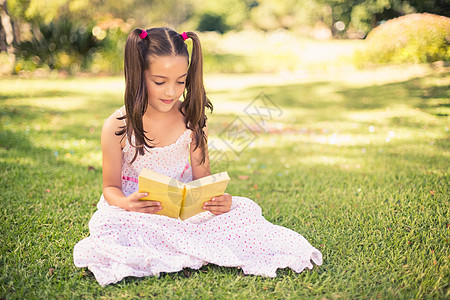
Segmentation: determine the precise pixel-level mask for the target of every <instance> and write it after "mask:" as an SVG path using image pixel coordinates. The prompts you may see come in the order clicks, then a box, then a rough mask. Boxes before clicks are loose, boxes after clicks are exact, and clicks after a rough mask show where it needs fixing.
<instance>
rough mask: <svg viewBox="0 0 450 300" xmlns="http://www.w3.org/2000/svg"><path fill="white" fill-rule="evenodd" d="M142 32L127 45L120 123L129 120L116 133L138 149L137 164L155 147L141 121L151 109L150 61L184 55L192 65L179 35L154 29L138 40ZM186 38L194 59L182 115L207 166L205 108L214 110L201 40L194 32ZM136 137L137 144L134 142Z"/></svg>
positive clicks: (188, 78)
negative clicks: (147, 72)
mask: <svg viewBox="0 0 450 300" xmlns="http://www.w3.org/2000/svg"><path fill="white" fill-rule="evenodd" d="M142 32H143V30H141V29H134V30H133V31H131V32H130V34H129V35H128V38H127V42H126V44H125V62H124V71H125V109H126V113H125V115H124V116H123V117H119V118H118V119H119V120H123V119H126V125H124V126H122V127H121V130H119V131H117V132H116V135H124V134H125V135H126V137H127V138H128V142H129V144H130V145H131V146H132V147H134V148H135V149H136V153H135V155H134V158H133V160H132V162H134V161H135V160H136V158H137V155H138V154H139V155H144V151H145V147H148V148H152V147H153V146H152V145H151V142H152V140H151V139H149V138H148V137H146V136H145V133H146V131H145V130H144V125H143V123H142V117H143V115H144V113H145V111H146V110H147V105H148V94H147V88H146V86H145V77H144V71H145V70H147V69H148V68H149V66H150V57H158V56H170V55H181V56H185V57H186V59H187V60H188V64H189V53H188V48H187V45H186V43H185V42H184V40H183V38H182V37H181V35H180V34H179V33H177V32H176V31H174V30H172V29H170V28H166V27H162V28H151V29H147V30H146V32H147V36H146V37H145V38H143V39H142V38H140V36H139V35H140V34H141V33H142ZM186 34H187V36H188V37H189V38H190V39H192V55H191V62H190V64H189V68H188V71H187V76H186V88H185V90H184V93H183V98H184V101H183V102H182V104H181V105H180V112H181V113H182V114H183V116H184V117H185V123H186V128H189V129H191V130H192V131H193V132H194V137H193V138H194V140H195V144H196V147H195V149H197V148H200V149H201V150H202V159H201V163H204V162H205V158H206V147H207V139H206V134H205V132H204V130H203V128H204V127H205V126H206V119H207V117H206V114H205V108H209V109H210V111H211V112H212V110H213V106H212V103H211V102H210V101H209V99H208V98H207V97H206V92H205V87H204V86H203V57H202V48H201V44H200V40H199V38H198V36H197V35H196V34H195V33H194V32H186ZM133 135H134V137H135V140H134V143H133V141H132V139H131V137H132V136H133ZM124 137H125V136H124ZM195 149H194V150H195Z"/></svg>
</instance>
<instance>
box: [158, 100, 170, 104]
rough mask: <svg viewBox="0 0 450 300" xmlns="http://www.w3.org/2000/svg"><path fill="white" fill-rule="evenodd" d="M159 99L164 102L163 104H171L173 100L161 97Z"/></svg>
mask: <svg viewBox="0 0 450 300" xmlns="http://www.w3.org/2000/svg"><path fill="white" fill-rule="evenodd" d="M161 101H162V102H164V103H165V104H171V103H172V102H173V99H170V100H166V99H161Z"/></svg>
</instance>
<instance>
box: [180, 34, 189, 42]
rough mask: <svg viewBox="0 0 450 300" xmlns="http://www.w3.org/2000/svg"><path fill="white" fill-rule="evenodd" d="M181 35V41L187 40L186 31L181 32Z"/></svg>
mask: <svg viewBox="0 0 450 300" xmlns="http://www.w3.org/2000/svg"><path fill="white" fill-rule="evenodd" d="M181 37H182V38H183V41H185V40H187V39H188V38H189V37H188V35H187V33H186V32H183V33H182V34H181Z"/></svg>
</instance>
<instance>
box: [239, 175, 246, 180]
mask: <svg viewBox="0 0 450 300" xmlns="http://www.w3.org/2000/svg"><path fill="white" fill-rule="evenodd" d="M238 178H239V179H241V180H247V179H248V175H239V176H238Z"/></svg>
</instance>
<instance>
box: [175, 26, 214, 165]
mask: <svg viewBox="0 0 450 300" xmlns="http://www.w3.org/2000/svg"><path fill="white" fill-rule="evenodd" d="M186 34H187V37H188V38H190V39H192V55H191V63H190V65H189V68H188V72H187V76H186V91H185V96H184V101H183V103H182V104H181V107H180V110H181V112H182V113H183V114H184V116H185V118H186V127H188V128H189V129H191V130H192V131H193V132H194V140H195V149H197V148H200V149H201V150H202V160H201V163H202V164H203V163H204V162H205V158H206V148H207V145H208V141H207V138H206V134H205V132H204V130H203V128H204V127H205V126H206V120H207V117H206V114H205V108H208V109H209V110H210V111H211V112H212V111H213V105H212V103H211V101H209V99H208V97H207V96H206V92H205V87H204V85H203V55H202V47H201V44H200V40H199V38H198V36H197V35H196V34H195V33H194V32H191V31H190V32H186ZM195 149H194V150H195Z"/></svg>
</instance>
